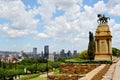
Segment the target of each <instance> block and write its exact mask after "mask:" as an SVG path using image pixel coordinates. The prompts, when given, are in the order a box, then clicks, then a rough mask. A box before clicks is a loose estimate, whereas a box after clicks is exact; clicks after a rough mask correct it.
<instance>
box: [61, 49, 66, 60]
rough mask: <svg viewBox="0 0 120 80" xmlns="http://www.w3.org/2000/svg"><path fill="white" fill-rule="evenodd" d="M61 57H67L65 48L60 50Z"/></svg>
mask: <svg viewBox="0 0 120 80" xmlns="http://www.w3.org/2000/svg"><path fill="white" fill-rule="evenodd" d="M60 57H63V58H65V57H66V54H65V50H64V49H62V50H61V51H60Z"/></svg>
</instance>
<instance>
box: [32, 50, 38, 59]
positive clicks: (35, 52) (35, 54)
mask: <svg viewBox="0 0 120 80" xmlns="http://www.w3.org/2000/svg"><path fill="white" fill-rule="evenodd" d="M33 55H34V58H36V57H37V48H33Z"/></svg>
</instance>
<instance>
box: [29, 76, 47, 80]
mask: <svg viewBox="0 0 120 80" xmlns="http://www.w3.org/2000/svg"><path fill="white" fill-rule="evenodd" d="M30 80H47V78H43V77H40V76H39V77H36V78H33V79H30Z"/></svg>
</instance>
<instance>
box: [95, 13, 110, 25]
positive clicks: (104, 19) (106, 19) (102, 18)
mask: <svg viewBox="0 0 120 80" xmlns="http://www.w3.org/2000/svg"><path fill="white" fill-rule="evenodd" d="M97 17H98V18H99V19H98V20H97V22H98V23H100V24H104V23H108V19H109V20H110V17H105V15H101V14H98V15H97Z"/></svg>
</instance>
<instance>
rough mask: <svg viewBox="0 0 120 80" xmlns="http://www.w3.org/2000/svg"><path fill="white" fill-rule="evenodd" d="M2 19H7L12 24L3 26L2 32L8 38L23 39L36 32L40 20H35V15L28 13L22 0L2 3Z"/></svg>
mask: <svg viewBox="0 0 120 80" xmlns="http://www.w3.org/2000/svg"><path fill="white" fill-rule="evenodd" d="M0 4H1V5H0V18H3V19H7V20H9V21H10V22H9V23H6V24H7V30H5V29H4V28H6V27H5V26H6V24H4V23H3V24H1V25H2V26H1V27H2V31H3V32H4V33H5V34H6V36H8V37H12V38H14V37H22V36H25V35H28V34H31V32H32V31H35V30H36V27H37V24H38V20H37V19H34V16H35V15H34V14H33V13H31V12H29V11H26V10H25V9H26V6H25V5H24V4H23V3H22V2H21V0H13V1H3V0H2V1H0ZM32 33H33V32H32Z"/></svg>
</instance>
